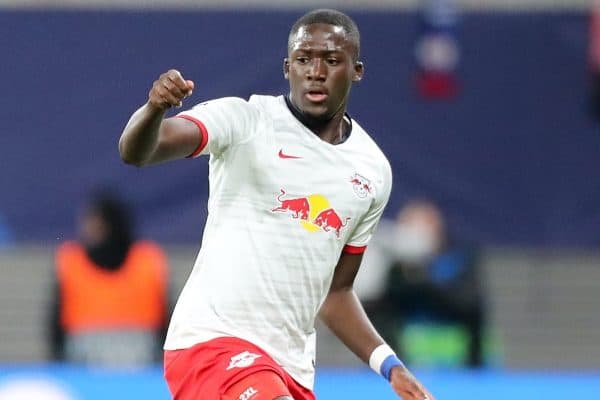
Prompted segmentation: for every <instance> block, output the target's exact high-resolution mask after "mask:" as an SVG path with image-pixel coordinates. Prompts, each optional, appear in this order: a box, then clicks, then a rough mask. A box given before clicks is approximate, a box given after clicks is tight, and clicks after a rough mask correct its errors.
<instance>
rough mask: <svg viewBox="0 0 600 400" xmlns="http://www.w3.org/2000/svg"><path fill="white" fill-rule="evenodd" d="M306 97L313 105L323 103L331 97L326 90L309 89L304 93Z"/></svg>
mask: <svg viewBox="0 0 600 400" xmlns="http://www.w3.org/2000/svg"><path fill="white" fill-rule="evenodd" d="M304 97H306V99H307V100H308V101H310V102H311V103H322V102H324V101H325V100H327V97H329V95H328V94H327V92H326V91H325V90H324V89H309V90H307V91H306V92H305V93H304Z"/></svg>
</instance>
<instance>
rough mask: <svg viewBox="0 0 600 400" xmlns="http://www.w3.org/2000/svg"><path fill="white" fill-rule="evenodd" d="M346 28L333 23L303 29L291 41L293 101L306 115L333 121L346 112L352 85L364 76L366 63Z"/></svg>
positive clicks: (287, 70) (288, 72)
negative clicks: (364, 63)
mask: <svg viewBox="0 0 600 400" xmlns="http://www.w3.org/2000/svg"><path fill="white" fill-rule="evenodd" d="M355 54H356V49H355V47H354V45H353V44H352V42H351V40H349V38H348V35H347V34H346V32H345V31H344V29H343V28H341V27H339V26H335V25H329V24H311V25H307V26H302V27H300V29H298V32H297V33H296V34H295V35H294V36H293V37H292V38H291V39H290V50H289V55H288V58H286V59H285V60H284V65H283V67H284V75H285V78H286V79H288V80H289V81H290V92H291V100H292V102H293V103H294V105H295V106H296V107H298V108H299V109H300V110H301V111H302V112H303V113H304V114H306V115H309V116H311V117H313V118H317V119H323V120H327V119H331V118H332V117H333V116H334V115H335V114H336V113H338V112H340V111H342V112H343V111H345V108H346V107H345V106H346V103H347V100H348V94H349V92H350V87H351V86H352V82H356V81H359V80H360V79H361V78H362V75H363V65H362V63H360V62H358V61H356V59H355Z"/></svg>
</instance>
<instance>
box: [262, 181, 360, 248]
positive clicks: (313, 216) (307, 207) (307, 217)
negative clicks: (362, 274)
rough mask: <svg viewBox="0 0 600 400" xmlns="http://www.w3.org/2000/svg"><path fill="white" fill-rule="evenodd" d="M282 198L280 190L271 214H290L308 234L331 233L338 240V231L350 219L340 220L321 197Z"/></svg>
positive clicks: (284, 194) (325, 199) (282, 193)
mask: <svg viewBox="0 0 600 400" xmlns="http://www.w3.org/2000/svg"><path fill="white" fill-rule="evenodd" d="M284 196H286V192H285V190H283V189H281V194H279V196H277V201H278V202H279V206H278V207H275V208H273V209H272V210H271V212H284V213H290V214H291V215H292V218H294V219H298V220H299V222H300V226H302V228H304V229H306V230H307V231H309V232H318V231H325V232H331V231H332V232H335V235H336V237H338V238H339V237H340V231H341V230H342V228H344V227H345V226H346V225H347V223H348V220H349V219H350V217H346V218H344V219H342V217H340V215H339V214H338V213H337V212H336V211H335V209H334V208H333V207H331V204H329V200H327V198H326V197H325V196H323V195H320V194H311V195H309V196H307V197H297V198H285V199H284V198H283V197H284Z"/></svg>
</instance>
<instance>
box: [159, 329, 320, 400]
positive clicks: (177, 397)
mask: <svg viewBox="0 0 600 400" xmlns="http://www.w3.org/2000/svg"><path fill="white" fill-rule="evenodd" d="M164 368H165V379H166V381H167V384H168V385H169V390H170V391H171V394H172V395H173V399H174V400H219V399H221V398H222V397H223V394H224V393H225V392H226V391H227V390H228V389H229V388H231V387H232V386H233V385H234V384H235V383H236V382H239V381H240V380H242V379H244V378H247V377H250V376H251V375H252V374H255V373H257V372H264V371H272V372H274V373H275V374H277V375H278V376H279V377H280V378H281V380H282V381H283V383H284V384H285V387H287V390H288V391H289V394H291V395H292V397H293V398H294V400H315V395H314V393H313V392H312V391H310V390H309V389H306V388H305V387H303V386H301V385H300V384H298V383H297V382H296V381H295V380H294V379H293V378H292V377H291V376H290V375H289V374H288V373H287V372H285V371H284V370H283V368H281V367H280V366H279V365H278V364H277V363H276V362H275V360H273V359H272V358H271V357H270V356H269V355H268V354H267V353H265V352H264V351H263V350H262V349H260V348H259V347H257V346H255V345H253V344H252V343H250V342H247V341H245V340H242V339H237V338H233V337H222V338H217V339H213V340H209V341H208V342H203V343H199V344H197V345H195V346H193V347H190V348H188V349H182V350H167V351H165V365H164ZM264 384H265V385H269V383H264ZM256 385H258V386H257V387H256V388H249V389H250V390H249V391H248V392H247V393H246V396H242V395H241V394H240V398H245V399H248V400H250V399H251V400H263V398H262V397H261V396H259V393H260V385H261V383H260V382H258V383H256ZM285 387H283V390H285ZM254 392H256V396H253V393H254ZM285 394H286V393H281V395H285ZM265 400H271V399H265Z"/></svg>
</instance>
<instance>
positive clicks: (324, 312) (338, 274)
mask: <svg viewBox="0 0 600 400" xmlns="http://www.w3.org/2000/svg"><path fill="white" fill-rule="evenodd" d="M361 261H362V254H347V253H342V255H341V256H340V259H339V261H338V265H337V266H336V268H335V272H334V274H333V281H332V282H331V287H330V289H329V293H328V294H327V297H326V298H325V302H324V303H323V305H322V306H321V310H320V311H319V317H320V318H321V320H322V321H323V322H324V323H325V325H327V326H328V327H329V329H331V331H332V332H333V333H334V334H335V335H336V336H337V337H338V338H339V339H340V340H341V341H342V342H343V343H344V344H345V345H346V346H347V347H348V348H349V349H350V350H352V352H353V353H354V354H356V355H357V356H358V357H359V358H360V359H361V360H363V361H364V362H365V363H367V364H368V363H369V358H370V355H371V353H372V352H373V350H375V348H376V347H377V346H379V345H381V344H383V343H384V341H383V339H382V338H381V336H379V334H378V333H377V331H376V330H375V328H374V327H373V325H372V324H371V321H369V318H368V317H367V315H366V313H365V311H364V309H363V307H362V305H361V303H360V300H359V299H358V297H357V296H356V293H354V289H353V284H354V279H355V278H356V274H357V273H358V269H359V267H360V263H361ZM390 382H391V385H392V388H393V389H394V391H395V392H396V393H397V394H398V395H400V396H402V398H403V399H404V400H426V399H429V400H433V396H432V395H431V394H430V393H429V392H428V391H427V389H425V388H424V387H423V386H422V385H421V384H420V383H419V382H418V381H417V379H416V378H415V377H414V376H413V375H412V374H411V373H410V371H408V369H406V368H405V367H404V366H396V367H394V368H392V372H391V377H390Z"/></svg>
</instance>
